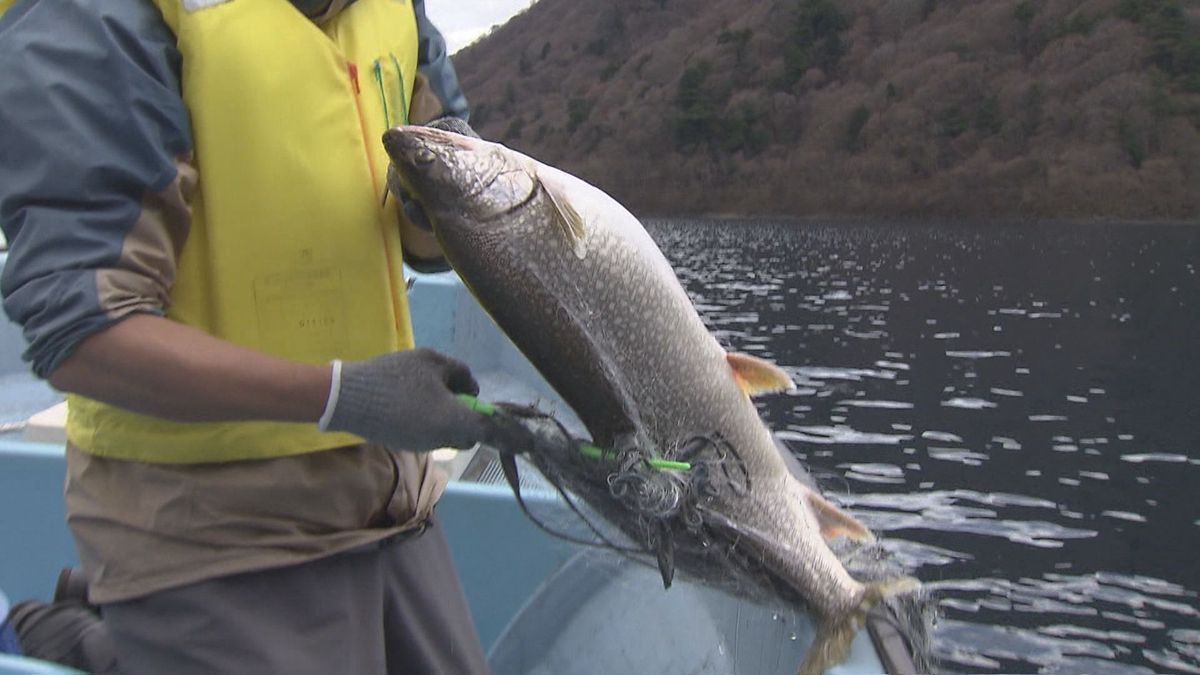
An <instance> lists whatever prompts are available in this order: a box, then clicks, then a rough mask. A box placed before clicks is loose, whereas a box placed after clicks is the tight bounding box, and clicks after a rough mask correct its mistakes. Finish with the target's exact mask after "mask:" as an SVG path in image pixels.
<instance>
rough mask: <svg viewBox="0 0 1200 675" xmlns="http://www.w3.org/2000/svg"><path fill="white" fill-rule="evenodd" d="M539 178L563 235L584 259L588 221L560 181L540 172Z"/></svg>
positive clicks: (575, 251) (577, 255) (579, 256)
mask: <svg viewBox="0 0 1200 675" xmlns="http://www.w3.org/2000/svg"><path fill="white" fill-rule="evenodd" d="M537 180H538V184H539V185H541V186H542V190H544V191H545V192H546V196H547V197H549V198H550V203H551V204H552V205H553V206H554V220H555V222H557V223H558V227H559V229H560V230H562V233H563V236H564V237H566V239H567V245H568V246H570V247H571V252H572V253H574V254H575V257H576V258H578V259H580V260H583V259H584V257H586V256H587V247H586V246H584V242H585V241H586V240H587V221H586V220H584V218H583V215H582V214H580V213H579V211H577V210H576V209H575V207H574V206H572V205H571V201H570V199H568V198H567V195H566V193H565V191H564V190H563V189H562V186H561V185H560V184H559V182H558V181H556V180H554V179H553V178H550V177H547V176H545V175H543V174H541V173H539V174H538V177H537Z"/></svg>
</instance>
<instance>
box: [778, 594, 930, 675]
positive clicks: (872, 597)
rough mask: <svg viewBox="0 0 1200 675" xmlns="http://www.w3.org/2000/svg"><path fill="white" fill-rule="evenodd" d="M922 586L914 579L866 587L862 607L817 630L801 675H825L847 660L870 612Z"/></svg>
mask: <svg viewBox="0 0 1200 675" xmlns="http://www.w3.org/2000/svg"><path fill="white" fill-rule="evenodd" d="M919 586H920V582H918V581H917V580H916V579H914V578H912V577H895V578H892V579H885V580H883V581H876V582H872V583H869V584H866V585H865V586H864V589H863V596H862V600H861V601H859V604H858V607H856V608H855V609H854V610H852V611H851V612H850V613H849V614H847V615H846V616H843V617H838V618H835V619H826V620H824V621H822V622H821V624H820V625H819V626H818V627H817V634H816V635H815V636H814V637H813V641H812V644H811V645H810V646H809V648H808V652H807V653H805V655H804V662H803V663H801V664H800V670H799V671H798V673H797V675H821V674H822V673H824V672H825V671H826V670H828V669H830V668H832V667H833V666H836V665H837V664H839V663H841V662H843V661H845V660H846V657H847V656H849V655H850V643H852V642H853V641H854V636H855V635H857V634H858V631H859V629H860V628H862V626H863V625H864V624H865V623H866V620H867V613H868V612H870V611H871V610H872V609H874V608H875V606H876V605H878V604H879V603H881V602H883V601H884V600H885V599H887V598H889V597H891V596H893V595H899V594H901V593H908V592H911V591H914V590H916V589H917V588H918V587H919Z"/></svg>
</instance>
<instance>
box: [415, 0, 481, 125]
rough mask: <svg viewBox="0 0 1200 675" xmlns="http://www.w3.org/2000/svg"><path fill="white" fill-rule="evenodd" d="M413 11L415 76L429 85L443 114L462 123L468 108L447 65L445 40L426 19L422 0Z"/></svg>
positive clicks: (454, 73)
mask: <svg viewBox="0 0 1200 675" xmlns="http://www.w3.org/2000/svg"><path fill="white" fill-rule="evenodd" d="M413 11H415V12H416V14H417V35H418V38H419V40H420V44H419V51H418V52H417V72H418V73H419V74H421V75H423V76H424V77H425V79H426V80H427V81H428V83H429V88H430V90H431V91H432V92H433V94H434V95H435V96H436V97H437V98H438V100H439V101H440V102H441V104H442V111H443V113H444V114H446V115H450V116H453V117H458V118H460V119H462V120H464V121H465V120H467V119H468V118H469V117H470V106H469V105H468V104H467V97H466V95H464V94H463V91H462V88H461V87H460V86H459V83H458V74H457V73H456V72H455V71H454V64H452V63H451V62H450V53H449V51H448V50H447V49H446V39H445V38H443V37H442V33H441V32H440V31H439V30H438V29H437V27H436V26H434V25H433V23H432V22H430V21H429V17H427V16H426V15H425V0H413Z"/></svg>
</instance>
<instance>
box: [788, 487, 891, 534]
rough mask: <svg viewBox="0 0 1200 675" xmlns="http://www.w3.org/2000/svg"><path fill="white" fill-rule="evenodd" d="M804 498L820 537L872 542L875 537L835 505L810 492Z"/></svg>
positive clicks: (864, 526)
mask: <svg viewBox="0 0 1200 675" xmlns="http://www.w3.org/2000/svg"><path fill="white" fill-rule="evenodd" d="M806 492H807V494H806V495H805V496H804V499H805V501H807V503H808V506H809V508H811V509H812V512H813V515H815V516H816V517H817V524H818V525H820V527H821V536H823V537H825V539H826V540H832V539H836V538H838V537H847V538H849V539H853V540H855V541H874V540H875V535H873V534H871V531H870V530H868V529H867V526H866V525H863V524H862V523H860V522H858V519H857V518H855V517H854V516H852V515H850V514H849V513H846V512H845V511H843V510H841V509H840V508H838V507H837V506H836V505H835V504H833V503H832V502H830V501H829V500H828V499H825V498H824V497H822V496H821V495H819V494H817V493H816V492H813V491H811V490H808V491H806Z"/></svg>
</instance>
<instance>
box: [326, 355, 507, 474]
mask: <svg viewBox="0 0 1200 675" xmlns="http://www.w3.org/2000/svg"><path fill="white" fill-rule="evenodd" d="M338 370H339V366H338V365H336V364H335V366H334V376H335V378H336V377H338ZM340 371H341V372H340V382H337V383H335V386H334V387H331V392H330V405H332V406H333V408H332V410H330V409H329V408H328V406H327V408H326V415H325V416H324V417H322V424H321V425H320V426H321V429H322V430H325V431H348V432H350V433H352V434H355V435H357V436H361V437H363V438H365V439H367V440H368V441H371V442H373V443H379V444H381V445H385V446H387V447H389V448H392V449H394V450H412V451H416V452H426V451H429V450H435V449H437V448H444V447H454V448H469V447H471V446H472V445H474V444H475V443H476V442H478V441H482V440H484V438H485V437H486V436H488V435H489V431H490V429H491V423H490V421H489V420H488V418H487V417H485V416H484V415H481V414H479V413H477V412H475V411H473V410H471V409H470V408H468V407H467V406H466V405H464V404H463V403H462V402H461V401H459V400H458V399H457V398H455V394H471V395H472V396H474V395H476V394H478V393H479V385H478V383H476V382H475V378H474V377H472V376H471V371H470V370H468V369H467V366H466V365H465V364H463V363H461V362H459V361H456V360H454V359H452V358H450V357H448V356H445V355H443V354H439V353H438V352H435V351H433V350H430V349H411V350H407V351H400V352H390V353H388V354H383V355H381V356H377V357H375V358H372V359H368V360H366V361H353V362H349V363H343V364H341V365H340ZM335 397H336V398H335ZM326 418H327V419H326Z"/></svg>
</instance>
